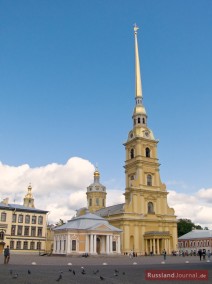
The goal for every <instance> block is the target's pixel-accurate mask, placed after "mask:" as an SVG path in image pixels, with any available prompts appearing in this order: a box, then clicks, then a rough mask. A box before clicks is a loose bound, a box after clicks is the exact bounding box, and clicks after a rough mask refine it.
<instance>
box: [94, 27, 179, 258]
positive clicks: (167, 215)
mask: <svg viewBox="0 0 212 284" xmlns="http://www.w3.org/2000/svg"><path fill="white" fill-rule="evenodd" d="M137 30H138V27H137V26H135V28H134V35H135V77H136V80H135V81H136V82H135V83H136V84H135V107H134V112H133V116H132V119H133V128H132V129H131V130H130V132H129V134H128V139H127V141H126V143H124V146H125V151H126V160H125V166H124V168H125V182H126V188H125V193H124V195H125V203H124V204H123V205H117V206H111V207H108V208H105V209H101V210H98V211H97V212H96V213H97V214H99V215H100V216H102V217H104V218H106V219H107V220H108V221H109V222H110V223H111V224H112V225H113V226H115V227H118V228H120V229H121V230H123V233H122V236H121V251H122V253H126V252H127V253H128V252H130V251H131V250H132V251H134V252H135V253H137V254H141V255H144V254H145V253H146V254H150V253H153V254H160V253H162V251H163V249H165V250H166V251H167V253H171V252H172V251H173V250H176V248H177V221H176V216H175V214H174V209H172V208H169V206H168V204H167V194H168V192H167V191H166V186H165V184H163V183H162V182H161V179H160V172H159V166H160V164H159V161H158V157H157V144H158V141H157V140H155V138H154V135H153V132H152V131H151V129H149V128H148V126H147V114H146V110H145V107H144V105H143V95H142V84H141V77H140V63H139V53H138V41H137Z"/></svg>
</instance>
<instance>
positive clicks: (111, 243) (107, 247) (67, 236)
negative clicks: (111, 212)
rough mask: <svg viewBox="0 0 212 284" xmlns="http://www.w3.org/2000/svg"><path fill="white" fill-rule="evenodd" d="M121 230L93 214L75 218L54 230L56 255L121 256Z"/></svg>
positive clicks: (54, 250)
mask: <svg viewBox="0 0 212 284" xmlns="http://www.w3.org/2000/svg"><path fill="white" fill-rule="evenodd" d="M120 234H121V230H120V229H118V228H115V227H114V226H112V225H110V224H109V222H108V221H107V220H105V219H104V218H101V217H99V216H97V215H95V214H92V213H88V212H87V213H86V214H84V215H80V216H78V217H74V218H72V219H71V220H69V221H68V222H67V223H66V224H64V225H62V226H59V227H56V228H55V229H54V248H53V253H54V254H60V255H70V254H71V255H82V254H86V253H87V254H89V255H97V254H107V255H117V254H120V253H121V251H120Z"/></svg>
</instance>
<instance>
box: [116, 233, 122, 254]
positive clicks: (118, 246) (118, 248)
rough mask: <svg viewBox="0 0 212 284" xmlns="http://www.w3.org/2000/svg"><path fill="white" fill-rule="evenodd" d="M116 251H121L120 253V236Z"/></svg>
mask: <svg viewBox="0 0 212 284" xmlns="http://www.w3.org/2000/svg"><path fill="white" fill-rule="evenodd" d="M116 251H117V253H121V251H120V236H118V240H117V249H116Z"/></svg>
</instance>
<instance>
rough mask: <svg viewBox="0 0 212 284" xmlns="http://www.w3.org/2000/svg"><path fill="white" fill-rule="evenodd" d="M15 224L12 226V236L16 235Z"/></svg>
mask: <svg viewBox="0 0 212 284" xmlns="http://www.w3.org/2000/svg"><path fill="white" fill-rule="evenodd" d="M15 227H16V226H15V225H12V227H11V236H15Z"/></svg>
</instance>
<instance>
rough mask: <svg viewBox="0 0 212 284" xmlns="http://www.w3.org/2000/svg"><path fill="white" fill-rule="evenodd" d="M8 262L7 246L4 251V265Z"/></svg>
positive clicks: (8, 250)
mask: <svg viewBox="0 0 212 284" xmlns="http://www.w3.org/2000/svg"><path fill="white" fill-rule="evenodd" d="M9 260H10V248H9V246H7V247H6V248H5V249H4V264H8V263H9Z"/></svg>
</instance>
